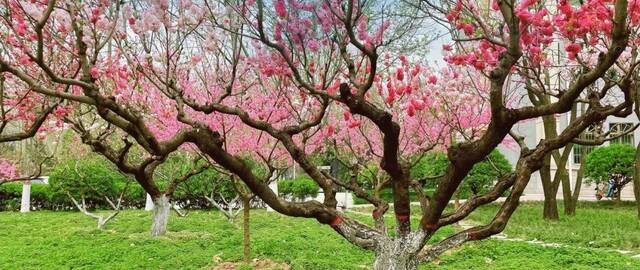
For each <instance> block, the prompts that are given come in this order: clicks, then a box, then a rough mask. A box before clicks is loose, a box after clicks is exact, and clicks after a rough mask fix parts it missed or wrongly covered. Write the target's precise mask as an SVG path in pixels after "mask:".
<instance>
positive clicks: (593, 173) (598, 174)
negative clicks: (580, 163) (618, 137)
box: [584, 144, 636, 182]
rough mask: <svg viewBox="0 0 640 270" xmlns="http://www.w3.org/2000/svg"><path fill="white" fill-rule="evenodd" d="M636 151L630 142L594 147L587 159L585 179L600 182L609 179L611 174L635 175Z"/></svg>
mask: <svg viewBox="0 0 640 270" xmlns="http://www.w3.org/2000/svg"><path fill="white" fill-rule="evenodd" d="M635 151H636V149H635V148H634V147H633V146H631V145H628V144H611V145H609V146H604V147H598V148H596V149H593V151H591V152H590V153H589V154H588V155H587V158H586V160H585V164H584V166H585V167H584V176H585V178H586V179H585V180H587V182H599V181H606V180H608V179H609V176H610V175H611V174H623V175H626V176H631V175H633V166H634V159H635V156H634V155H635Z"/></svg>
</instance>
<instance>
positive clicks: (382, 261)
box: [373, 251, 420, 270]
mask: <svg viewBox="0 0 640 270" xmlns="http://www.w3.org/2000/svg"><path fill="white" fill-rule="evenodd" d="M419 263H420V261H419V260H418V258H417V256H416V255H415V254H398V253H394V252H384V251H381V252H376V258H375V261H374V262H373V269H374V270H390V269H393V270H415V269H418V264H419Z"/></svg>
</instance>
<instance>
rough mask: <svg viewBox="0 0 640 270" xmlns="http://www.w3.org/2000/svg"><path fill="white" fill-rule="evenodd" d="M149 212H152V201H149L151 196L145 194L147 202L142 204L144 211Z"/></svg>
mask: <svg viewBox="0 0 640 270" xmlns="http://www.w3.org/2000/svg"><path fill="white" fill-rule="evenodd" d="M151 210H153V199H151V195H149V193H147V201H146V202H145V204H144V211H151Z"/></svg>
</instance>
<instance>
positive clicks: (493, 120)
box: [0, 0, 640, 269]
mask: <svg viewBox="0 0 640 270" xmlns="http://www.w3.org/2000/svg"><path fill="white" fill-rule="evenodd" d="M388 2H389V3H388ZM391 2H393V3H391ZM398 2H400V3H395V1H380V2H376V1H356V0H322V1H320V0H307V1H301V0H287V1H285V0H275V1H258V0H256V1H253V0H247V1H238V2H234V3H228V2H226V1H225V2H222V1H190V0H176V1H168V0H153V1H126V2H122V1H106V0H99V1H97V0H94V1H82V2H78V1H53V0H48V1H46V0H33V1H21V0H8V1H6V3H7V4H6V5H4V6H2V7H0V13H1V14H2V19H3V20H2V21H1V22H0V29H2V30H3V31H2V32H0V39H2V40H3V41H4V42H3V43H2V45H0V46H1V47H0V48H1V50H0V73H2V83H3V87H2V88H1V89H2V97H3V99H2V101H1V102H0V104H1V105H2V106H3V107H2V108H3V109H2V126H0V127H4V126H6V125H7V124H6V123H9V122H11V123H19V124H22V125H23V126H24V127H25V128H24V130H25V132H20V133H19V134H17V135H16V136H12V137H11V136H10V137H11V138H12V139H4V140H2V139H1V138H2V137H1V136H0V141H7V140H16V139H20V138H24V137H28V136H32V135H33V133H32V132H29V131H32V130H33V129H34V128H31V127H35V129H36V130H38V129H39V130H46V129H49V128H53V127H64V125H63V124H62V123H67V124H68V127H71V128H73V130H74V131H76V132H77V133H79V135H80V136H81V137H82V140H83V142H84V143H86V144H89V145H91V146H92V149H93V150H94V151H96V152H98V153H100V154H102V155H104V156H105V157H107V158H108V159H109V160H111V161H112V162H113V163H115V164H116V165H117V166H118V168H120V169H121V170H122V171H124V172H127V173H130V174H133V175H135V176H136V180H137V181H138V182H139V183H140V184H141V185H142V186H143V187H144V188H145V190H147V192H149V193H150V194H157V193H159V192H158V190H157V187H155V185H154V184H153V180H152V179H151V178H150V177H149V175H147V174H148V172H149V171H153V169H154V168H155V167H156V166H158V164H160V163H162V162H163V161H164V160H165V159H166V158H167V156H168V155H170V154H172V153H174V152H176V151H180V150H187V151H193V152H196V153H198V154H202V156H204V157H206V158H207V159H209V160H211V161H212V162H214V163H215V164H216V166H219V167H221V168H222V169H224V170H227V171H229V172H230V173H232V174H234V175H236V176H237V177H238V178H239V179H241V180H242V181H243V182H244V183H245V184H246V185H247V186H248V187H249V188H250V189H251V191H252V192H254V193H255V194H256V195H257V196H258V197H260V198H261V199H263V200H264V201H265V202H266V203H267V204H269V205H270V206H271V207H273V208H274V209H275V210H277V211H279V212H280V213H283V214H286V215H290V216H297V217H308V218H315V219H317V220H318V221H320V222H321V223H324V224H329V225H331V226H332V228H333V229H334V230H335V231H336V232H338V233H339V234H341V235H342V236H344V237H345V238H346V239H347V240H349V241H351V242H352V243H354V244H356V245H358V246H360V247H362V248H366V249H370V250H374V251H376V252H382V253H384V252H387V253H392V254H391V255H389V254H386V255H389V256H386V257H385V256H380V257H379V258H378V257H377V259H376V264H375V265H378V266H380V267H382V268H380V269H385V268H384V265H385V261H384V260H386V259H385V258H396V259H398V260H400V259H402V258H404V257H403V256H406V257H407V258H408V259H407V261H409V262H411V264H412V265H414V264H415V265H417V263H418V262H419V261H428V260H433V259H434V258H435V256H437V255H438V254H440V253H442V252H444V251H445V250H447V249H450V248H452V247H455V246H458V245H460V244H462V243H464V242H466V241H471V240H478V239H483V238H486V237H488V236H490V235H492V234H495V233H498V232H500V231H501V230H502V229H503V228H504V226H505V224H506V222H507V221H508V219H509V218H510V216H511V214H512V213H513V211H514V210H515V209H516V207H517V204H518V200H519V197H520V196H521V195H522V192H523V189H524V187H525V186H526V184H527V182H528V181H529V179H530V177H531V174H532V173H533V172H535V171H537V170H538V169H539V168H540V165H541V164H542V159H543V157H544V156H546V155H548V154H549V153H550V152H551V151H554V150H557V149H560V148H562V147H564V146H565V145H566V144H568V143H570V142H572V140H573V139H574V138H576V137H577V136H578V135H579V134H580V133H581V132H582V131H583V130H584V129H586V128H587V127H588V126H590V125H592V124H593V123H596V122H598V121H602V120H603V119H605V118H606V117H608V116H625V115H627V114H629V113H630V112H631V109H630V108H631V107H632V105H633V102H632V101H631V100H632V99H631V95H632V94H633V93H634V91H632V90H631V89H634V87H637V86H636V83H635V82H634V80H632V79H633V74H635V72H636V70H635V68H636V67H637V65H638V63H639V62H640V61H639V60H638V59H637V56H636V54H637V53H636V48H637V45H638V42H640V39H638V35H637V33H638V28H639V27H640V26H639V25H640V7H639V5H640V2H639V1H637V0H633V1H626V0H617V1H603V0H591V1H586V2H585V3H584V4H580V5H577V4H575V5H574V4H571V3H570V2H568V1H560V2H559V3H555V2H554V3H546V2H542V1H535V0H524V1H508V0H498V1H493V2H492V3H491V7H490V8H488V9H487V8H481V7H480V6H481V5H480V2H476V1H468V0H456V1H453V2H449V1H437V2H435V1H434V2H432V1H421V2H420V3H419V4H417V5H405V4H404V3H403V2H402V1H398ZM552 6H553V7H552ZM389 10H403V11H404V12H407V14H406V15H407V16H401V15H397V14H396V13H394V12H388V11H389ZM409 15H411V16H409ZM414 15H415V16H414ZM419 17H429V18H430V19H431V20H433V21H436V22H439V23H440V24H442V25H443V26H444V27H446V28H447V29H446V30H448V31H449V34H450V37H451V44H446V45H445V46H443V48H442V50H443V53H444V55H445V57H444V59H443V60H444V66H443V67H438V66H437V65H434V64H433V63H429V62H428V61H427V59H423V58H422V57H421V56H422V55H423V54H422V51H421V49H424V47H426V45H425V44H420V43H419V44H417V45H419V46H412V44H413V45H415V43H412V41H413V40H415V39H416V37H418V36H420V35H421V34H422V33H425V32H429V31H430V28H428V27H427V26H426V25H428V24H429V23H430V22H426V21H424V20H415V18H419ZM433 21H431V22H433ZM558 48H560V49H558ZM578 103H583V104H588V105H589V109H588V110H587V111H586V112H584V113H583V114H581V115H580V116H577V119H576V121H574V123H572V124H571V125H570V126H569V127H567V128H566V129H565V130H563V131H562V132H561V134H559V136H558V137H557V138H554V139H548V140H543V141H541V142H540V143H539V144H538V145H536V146H535V147H534V148H529V147H530V146H527V145H524V143H523V138H522V137H520V136H519V135H518V134H515V132H513V131H512V127H514V126H515V125H516V124H517V123H522V122H523V121H532V120H533V119H536V118H538V117H548V116H553V115H556V114H562V113H566V112H568V111H569V110H571V108H572V107H573V106H574V105H575V104H578ZM45 120H47V121H45ZM2 131H3V129H0V135H2V134H4V133H3V132H2ZM509 137H510V138H512V139H513V140H514V141H515V142H517V143H518V145H519V146H520V147H521V149H522V151H521V156H520V159H519V160H518V162H517V164H515V165H516V170H515V172H513V173H511V174H508V175H505V176H504V177H502V178H500V179H496V184H495V186H494V187H493V188H492V189H491V191H490V192H488V193H487V194H483V195H480V196H477V197H474V198H471V199H470V200H469V201H468V202H466V203H465V205H463V206H462V207H460V208H459V209H456V210H454V211H453V212H450V213H446V212H445V209H446V206H447V204H448V202H449V200H450V199H451V198H452V196H453V194H454V193H455V192H456V190H457V188H458V187H459V186H460V183H461V181H462V180H463V179H464V177H465V176H466V175H467V173H468V172H469V170H471V168H472V167H473V165H474V164H476V163H477V162H480V161H481V160H483V159H484V158H485V157H486V156H487V155H488V154H489V153H490V152H491V151H492V150H493V149H495V148H496V147H497V146H498V144H500V143H501V142H503V141H505V140H508V138H509ZM132 149H134V150H132ZM330 150H337V151H338V152H340V153H341V154H342V155H343V157H345V158H346V159H347V160H352V161H356V162H357V161H365V163H377V164H379V167H380V169H381V171H383V172H384V174H385V175H386V176H387V177H388V178H389V179H390V182H389V187H390V188H391V189H392V191H393V200H394V205H393V210H394V214H395V229H396V235H395V236H393V235H389V234H387V228H386V225H385V220H384V215H385V213H386V212H387V210H388V209H389V204H388V203H387V202H385V201H383V200H381V199H380V198H378V197H376V196H374V195H373V194H371V193H369V192H368V191H367V190H365V189H364V187H362V186H360V185H358V183H354V181H349V179H335V178H333V177H332V176H331V175H328V174H326V173H323V172H321V171H320V170H319V169H318V165H323V164H317V162H315V161H314V160H313V159H312V158H311V155H312V154H315V153H323V152H326V151H330ZM430 151H446V152H447V155H448V158H449V160H450V164H449V165H448V168H447V173H446V174H445V175H443V176H442V177H441V179H440V181H439V184H438V187H437V189H436V191H435V193H434V195H433V196H427V195H426V194H424V192H423V191H424V188H423V185H424V182H422V181H418V179H412V178H411V175H410V174H409V170H410V169H411V166H413V162H412V160H415V157H419V156H421V155H424V154H425V153H428V152H430ZM140 156H142V157H140ZM246 156H249V157H251V158H252V159H253V160H257V161H259V162H261V163H262V164H263V165H264V166H265V167H268V168H269V169H270V170H269V172H271V173H273V172H274V170H275V169H276V168H281V167H285V166H291V165H292V164H296V165H299V167H300V168H301V169H302V170H304V172H305V173H306V174H308V175H309V177H311V178H312V179H313V180H314V181H315V182H316V183H318V185H319V186H320V187H321V189H322V190H323V192H324V195H325V199H324V201H322V202H315V201H312V202H302V203H298V202H289V201H286V200H284V199H282V198H279V197H278V196H277V194H275V193H274V192H273V191H271V190H270V189H269V188H268V186H267V182H268V179H269V178H270V177H271V175H266V176H265V175H257V174H256V173H255V172H253V171H252V170H251V168H250V167H249V166H248V165H247V163H246V162H245V161H244V158H245V157H246ZM349 162H351V161H349ZM350 165H354V164H350ZM350 168H351V166H350ZM352 173H353V174H358V173H359V168H358V166H355V165H354V166H353V171H352ZM336 185H338V186H341V187H343V188H346V189H348V190H350V191H351V192H353V193H354V194H356V195H357V196H359V197H363V198H364V199H366V200H367V201H369V202H370V203H372V204H373V205H374V207H375V210H374V212H373V213H372V215H373V218H374V220H375V228H373V227H369V226H367V225H364V224H361V223H359V222H357V221H355V220H353V219H351V218H349V217H348V216H345V215H343V214H341V213H340V212H338V211H337V209H336V208H337V200H336V196H335V193H336V188H335V186H336ZM411 189H413V190H414V191H415V192H416V193H418V194H419V195H420V200H421V208H422V213H421V216H420V226H419V227H418V229H416V230H412V227H411V222H412V220H411V218H410V217H411V211H412V209H411V207H410V201H409V190H411ZM509 189H510V190H511V192H510V193H509V197H508V198H507V200H506V201H505V202H504V204H503V206H502V207H501V208H500V210H499V211H498V213H497V214H496V218H495V219H494V220H493V221H492V222H491V223H489V224H487V225H486V226H478V227H473V228H470V229H467V230H464V231H461V232H457V233H455V234H453V235H451V236H450V237H448V238H446V239H444V240H442V241H441V242H439V243H437V244H435V245H433V246H426V243H427V241H428V240H429V239H430V237H431V236H432V235H433V234H434V233H435V231H437V230H438V229H439V228H440V227H443V226H448V225H451V224H453V223H456V222H457V221H459V220H462V219H464V218H465V217H467V216H468V215H469V214H470V213H471V212H473V210H474V209H476V208H477V207H478V206H480V205H483V204H487V203H490V202H492V201H495V200H496V199H497V198H498V197H499V196H500V195H501V194H503V193H504V192H505V191H506V190H509ZM402 241H405V242H402ZM406 241H409V242H410V243H409V242H406ZM394 245H395V246H403V247H404V246H407V247H410V248H411V249H412V250H410V252H404V253H402V252H400V251H395V250H394V251H391V250H388V249H389V247H391V246H394ZM393 252H396V253H393ZM416 254H420V255H419V256H418V255H416ZM378 255H379V254H378Z"/></svg>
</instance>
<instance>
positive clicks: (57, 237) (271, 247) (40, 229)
mask: <svg viewBox="0 0 640 270" xmlns="http://www.w3.org/2000/svg"><path fill="white" fill-rule="evenodd" d="M490 208H491V207H487V208H483V209H481V211H482V213H480V215H476V216H475V217H474V218H477V219H481V218H483V217H484V216H486V215H484V214H483V213H484V212H485V211H486V213H487V214H488V213H489V212H490V211H491V209H490ZM528 208H531V210H528ZM536 208H539V206H537V205H535V204H534V205H531V206H530V205H527V204H525V205H523V209H525V210H524V211H522V213H527V212H528V211H532V212H534V210H535V209H536ZM625 209H626V208H625ZM581 210H582V209H579V211H578V215H580V214H581V213H585V212H584V211H581ZM594 211H595V210H594ZM600 211H601V212H603V213H612V212H613V211H609V210H605V209H601V210H600ZM615 211H616V212H617V211H618V210H615ZM625 211H626V210H625ZM519 212H520V211H519ZM519 212H517V214H516V216H515V217H514V220H515V221H517V222H513V223H510V226H509V227H508V229H507V230H508V231H509V230H512V229H511V225H513V226H514V227H515V226H520V224H521V223H520V222H521V220H525V219H524V217H526V216H528V214H527V215H522V216H521V215H520V213H519ZM252 217H253V218H252V224H251V229H252V241H253V242H252V252H253V256H254V257H257V258H263V259H272V260H274V261H276V262H284V263H287V264H289V265H290V266H291V268H292V269H370V265H371V263H372V261H373V254H372V253H370V252H366V251H362V250H359V249H358V248H356V247H354V246H352V245H351V244H349V243H348V242H346V241H345V240H343V239H342V238H341V237H340V236H339V235H337V234H336V233H335V232H333V230H331V229H330V228H329V227H328V226H326V225H321V224H318V223H317V222H316V221H315V220H311V219H301V218H290V217H285V216H282V215H279V214H275V213H267V212H265V211H263V210H255V211H252ZM538 219H539V216H536V217H535V219H532V220H531V222H534V223H535V222H538V221H537V220H538ZM150 220H151V214H150V213H149V212H144V211H137V210H135V211H133V210H128V211H124V212H122V213H121V214H120V216H118V217H117V218H116V219H115V220H114V221H112V222H111V223H109V224H107V227H106V229H105V230H104V231H98V230H95V229H94V227H95V223H94V222H93V220H92V219H90V218H87V217H85V216H84V215H82V214H80V213H76V212H32V213H28V214H20V213H14V212H0V269H209V268H211V267H212V266H214V265H215V263H214V262H213V260H214V257H220V258H222V259H223V260H225V261H239V260H240V259H241V256H242V255H241V254H242V250H241V241H242V230H241V224H240V223H238V224H235V225H234V224H229V223H227V222H226V220H225V219H224V218H223V217H222V216H221V215H220V214H219V213H217V212H215V211H192V212H191V213H190V214H189V216H187V217H186V218H178V217H175V216H172V218H171V220H170V223H169V231H170V232H169V233H168V235H167V236H166V237H161V238H157V239H152V238H150V237H149V236H148V230H149V227H150ZM635 222H637V220H636V221H635ZM414 223H417V222H414ZM525 223H526V222H525ZM600 224H604V225H603V226H606V224H605V223H600ZM577 226H579V224H578V225H575V226H573V227H577ZM609 226H618V224H614V223H611V224H609ZM526 228H529V227H526ZM533 228H534V227H532V229H518V230H516V231H519V232H522V233H523V234H526V233H528V232H529V231H530V230H533ZM636 229H637V228H636ZM451 230H452V229H447V230H443V231H442V232H440V233H439V234H438V235H437V236H436V237H435V238H442V237H444V234H446V233H450V232H452V231H451ZM566 230H569V229H566ZM638 232H640V231H639V230H635V232H633V233H638ZM509 233H513V232H509ZM576 233H577V234H579V233H583V231H582V230H576ZM537 238H539V237H537ZM630 239H637V238H630ZM627 241H628V240H619V241H618V242H616V243H625V242H627ZM629 241H636V240H629ZM612 243H613V242H612ZM637 244H638V242H637V241H636V242H635V243H632V244H631V246H633V245H635V246H636V247H637ZM612 245H613V244H612ZM582 246H584V245H583V242H577V243H576V245H575V247H572V246H570V247H560V248H552V247H542V246H539V245H533V244H529V243H524V242H509V241H499V240H486V241H481V242H478V243H472V244H468V245H465V246H464V247H463V248H461V249H459V250H456V251H454V252H449V253H448V254H446V255H444V256H443V257H442V258H441V259H440V261H439V262H437V263H436V264H427V265H423V266H421V269H527V270H531V269H640V259H634V258H630V256H628V255H623V254H619V253H616V252H610V251H606V250H604V249H586V248H582Z"/></svg>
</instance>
